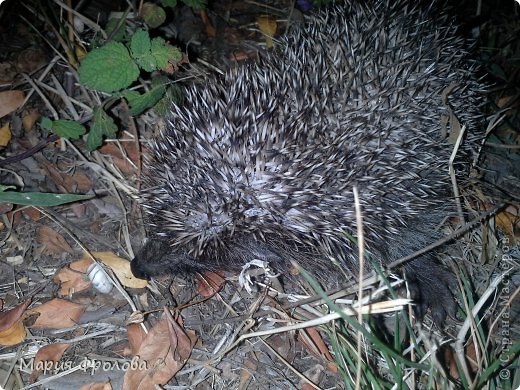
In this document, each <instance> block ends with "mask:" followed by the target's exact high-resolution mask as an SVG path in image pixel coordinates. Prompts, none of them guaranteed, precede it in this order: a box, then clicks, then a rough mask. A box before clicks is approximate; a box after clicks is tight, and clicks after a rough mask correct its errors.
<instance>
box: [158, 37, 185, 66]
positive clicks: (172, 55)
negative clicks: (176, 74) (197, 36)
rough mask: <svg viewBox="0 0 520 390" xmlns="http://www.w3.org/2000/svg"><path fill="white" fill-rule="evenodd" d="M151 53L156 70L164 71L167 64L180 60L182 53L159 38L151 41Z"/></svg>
mask: <svg viewBox="0 0 520 390" xmlns="http://www.w3.org/2000/svg"><path fill="white" fill-rule="evenodd" d="M151 52H152V55H153V56H154V58H155V60H156V62H157V68H158V69H165V68H166V67H167V66H168V63H170V62H179V61H181V60H182V52H181V51H180V50H179V49H178V48H177V47H175V46H172V45H170V44H168V43H166V41H165V40H164V39H163V38H161V37H157V38H154V39H152V49H151Z"/></svg>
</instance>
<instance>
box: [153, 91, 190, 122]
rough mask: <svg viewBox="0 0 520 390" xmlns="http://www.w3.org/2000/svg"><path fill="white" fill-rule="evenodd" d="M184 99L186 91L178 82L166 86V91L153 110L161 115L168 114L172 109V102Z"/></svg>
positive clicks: (180, 101)
mask: <svg viewBox="0 0 520 390" xmlns="http://www.w3.org/2000/svg"><path fill="white" fill-rule="evenodd" d="M183 100H184V93H183V91H182V89H181V88H180V87H179V86H178V85H177V84H172V85H170V86H169V87H168V88H166V93H165V94H164V96H163V97H162V98H161V100H159V101H158V102H157V104H156V105H155V106H154V107H153V110H154V111H155V112H156V113H157V114H158V115H160V116H166V115H167V114H168V113H169V112H170V110H171V105H172V102H175V103H178V104H179V103H182V101H183Z"/></svg>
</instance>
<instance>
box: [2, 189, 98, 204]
mask: <svg viewBox="0 0 520 390" xmlns="http://www.w3.org/2000/svg"><path fill="white" fill-rule="evenodd" d="M93 197H94V195H75V194H50V193H45V192H16V191H7V192H0V203H14V204H20V205H24V206H40V207H49V206H59V205H62V204H65V203H71V202H78V201H80V200H86V199H91V198H93Z"/></svg>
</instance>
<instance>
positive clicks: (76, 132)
mask: <svg viewBox="0 0 520 390" xmlns="http://www.w3.org/2000/svg"><path fill="white" fill-rule="evenodd" d="M45 119H47V120H42V126H43V125H44V124H45V126H49V125H50V127H46V128H47V129H49V130H50V131H52V132H53V133H54V134H57V135H59V136H60V137H63V138H67V139H71V138H72V139H78V138H80V137H81V136H82V135H83V134H85V133H86V132H87V130H86V129H85V126H83V125H82V124H80V123H78V122H76V121H71V120H67V119H59V120H57V121H51V120H50V119H49V118H45Z"/></svg>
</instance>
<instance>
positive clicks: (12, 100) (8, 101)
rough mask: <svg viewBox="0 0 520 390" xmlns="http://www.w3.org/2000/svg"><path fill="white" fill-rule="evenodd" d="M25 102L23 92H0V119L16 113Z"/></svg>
mask: <svg viewBox="0 0 520 390" xmlns="http://www.w3.org/2000/svg"><path fill="white" fill-rule="evenodd" d="M24 100H25V94H24V93H23V91H2V92H0V118H2V117H4V116H6V115H7V114H10V113H11V112H13V111H16V110H17V109H18V108H20V107H21V106H22V104H23V102H24Z"/></svg>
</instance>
